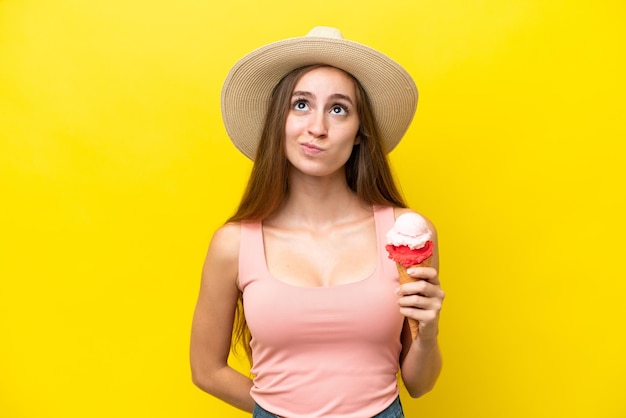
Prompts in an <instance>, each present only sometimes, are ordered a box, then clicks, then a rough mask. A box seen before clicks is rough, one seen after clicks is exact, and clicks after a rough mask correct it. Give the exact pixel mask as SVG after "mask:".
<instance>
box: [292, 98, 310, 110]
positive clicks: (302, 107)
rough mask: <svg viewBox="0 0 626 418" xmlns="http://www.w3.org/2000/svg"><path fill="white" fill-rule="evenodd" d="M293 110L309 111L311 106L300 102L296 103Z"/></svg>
mask: <svg viewBox="0 0 626 418" xmlns="http://www.w3.org/2000/svg"><path fill="white" fill-rule="evenodd" d="M293 108H294V109H296V110H307V109H308V108H309V105H308V104H307V102H305V101H303V100H298V101H297V102H295V103H294V105H293Z"/></svg>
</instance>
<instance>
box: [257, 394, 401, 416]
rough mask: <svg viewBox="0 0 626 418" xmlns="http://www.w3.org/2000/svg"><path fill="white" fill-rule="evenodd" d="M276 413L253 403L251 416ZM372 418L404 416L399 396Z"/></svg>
mask: <svg viewBox="0 0 626 418" xmlns="http://www.w3.org/2000/svg"><path fill="white" fill-rule="evenodd" d="M277 417H278V415H274V414H272V413H271V412H268V411H266V410H265V409H263V408H261V407H260V406H259V405H258V404H255V405H254V410H253V411H252V418H277ZM372 418H404V412H402V404H401V403H400V397H399V396H398V397H397V398H396V400H395V401H393V403H392V404H391V405H389V406H388V407H387V408H385V410H384V411H383V412H380V413H378V414H376V415H374V416H373V417H372Z"/></svg>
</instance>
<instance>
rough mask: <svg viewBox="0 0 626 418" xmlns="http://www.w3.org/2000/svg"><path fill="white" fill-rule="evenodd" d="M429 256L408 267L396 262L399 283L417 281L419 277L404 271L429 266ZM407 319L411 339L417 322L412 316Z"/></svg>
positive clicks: (414, 333) (416, 328)
mask: <svg viewBox="0 0 626 418" xmlns="http://www.w3.org/2000/svg"><path fill="white" fill-rule="evenodd" d="M431 258H432V257H428V258H427V259H426V260H424V261H422V262H421V263H420V264H414V265H412V266H409V267H404V266H403V265H402V264H400V263H396V267H397V268H398V278H399V279H400V284H405V283H412V282H416V281H418V280H419V279H416V278H414V277H412V276H409V274H408V273H407V272H406V271H407V270H408V269H410V268H412V267H430V260H431ZM407 319H408V321H409V328H410V329H411V337H412V338H413V339H416V338H417V330H418V323H417V321H416V320H415V319H412V318H407Z"/></svg>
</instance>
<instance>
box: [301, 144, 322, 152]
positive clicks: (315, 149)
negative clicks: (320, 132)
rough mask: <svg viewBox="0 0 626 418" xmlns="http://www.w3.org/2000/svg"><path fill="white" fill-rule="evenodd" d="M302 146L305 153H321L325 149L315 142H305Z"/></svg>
mask: <svg viewBox="0 0 626 418" xmlns="http://www.w3.org/2000/svg"><path fill="white" fill-rule="evenodd" d="M300 146H301V147H302V150H303V151H304V153H305V154H307V155H317V154H319V153H321V152H322V151H324V149H323V148H321V147H318V146H317V145H314V144H309V143H304V144H300Z"/></svg>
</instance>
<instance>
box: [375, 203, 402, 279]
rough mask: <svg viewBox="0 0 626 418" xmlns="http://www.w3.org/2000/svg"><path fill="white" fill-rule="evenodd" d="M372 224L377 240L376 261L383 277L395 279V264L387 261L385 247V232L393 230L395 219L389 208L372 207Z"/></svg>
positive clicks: (387, 256)
mask: <svg viewBox="0 0 626 418" xmlns="http://www.w3.org/2000/svg"><path fill="white" fill-rule="evenodd" d="M374 222H375V223H376V238H377V240H378V261H379V264H380V268H381V273H382V275H383V276H384V277H397V276H398V271H397V268H396V264H395V263H394V262H393V261H392V260H391V259H389V255H388V253H387V250H386V249H385V245H387V232H388V231H389V230H390V229H391V228H393V224H394V223H395V222H396V217H395V214H394V211H393V207H391V206H374Z"/></svg>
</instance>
